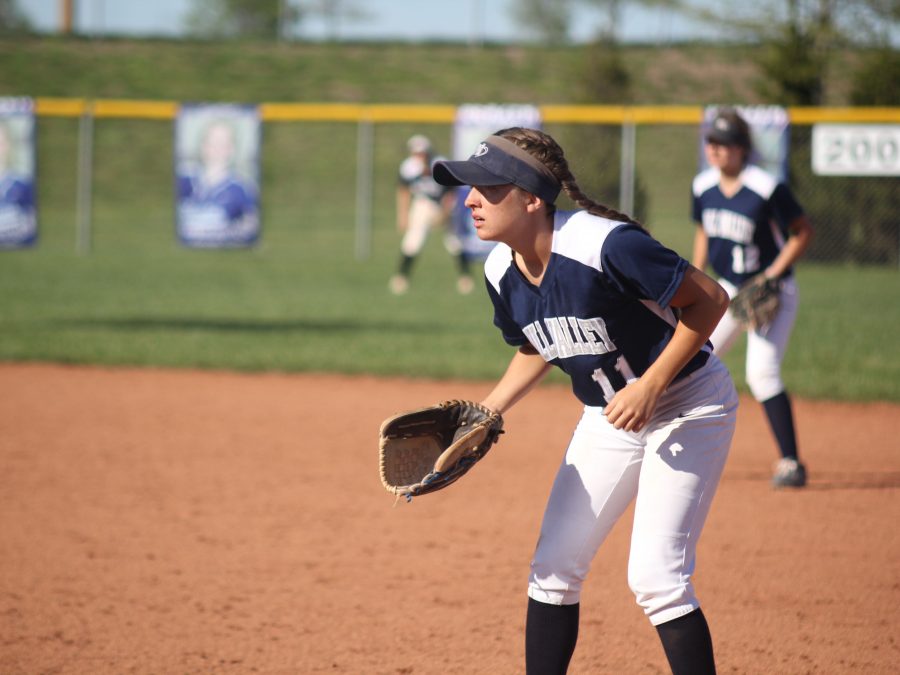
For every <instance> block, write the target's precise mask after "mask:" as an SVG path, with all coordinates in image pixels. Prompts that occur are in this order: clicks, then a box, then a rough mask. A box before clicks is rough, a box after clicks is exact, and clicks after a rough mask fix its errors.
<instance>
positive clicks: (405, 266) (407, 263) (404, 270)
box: [397, 254, 416, 278]
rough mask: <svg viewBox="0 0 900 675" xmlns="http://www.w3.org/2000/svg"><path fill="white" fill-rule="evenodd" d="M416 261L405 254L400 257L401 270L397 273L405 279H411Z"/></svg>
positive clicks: (413, 257)
mask: <svg viewBox="0 0 900 675" xmlns="http://www.w3.org/2000/svg"><path fill="white" fill-rule="evenodd" d="M415 261H416V258H415V256H411V255H406V254H403V255H401V256H400V268H399V269H398V271H397V273H398V274H400V275H401V276H404V277H407V278H408V277H409V274H410V272H412V266H413V263H414V262H415Z"/></svg>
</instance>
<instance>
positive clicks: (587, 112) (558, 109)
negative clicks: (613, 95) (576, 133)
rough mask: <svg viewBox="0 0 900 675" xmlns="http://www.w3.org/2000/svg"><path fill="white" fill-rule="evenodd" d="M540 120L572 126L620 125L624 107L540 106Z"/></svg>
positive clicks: (623, 115) (623, 117)
mask: <svg viewBox="0 0 900 675" xmlns="http://www.w3.org/2000/svg"><path fill="white" fill-rule="evenodd" d="M539 107H540V111H541V120H542V121H544V122H550V123H553V122H560V123H564V122H565V123H574V124H620V123H621V122H622V121H623V120H624V119H625V107H624V106H620V105H542V106H539Z"/></svg>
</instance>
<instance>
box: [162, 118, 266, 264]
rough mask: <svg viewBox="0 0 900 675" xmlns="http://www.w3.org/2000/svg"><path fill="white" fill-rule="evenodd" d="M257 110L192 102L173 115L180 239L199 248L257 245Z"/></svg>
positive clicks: (177, 223) (258, 228)
mask: <svg viewBox="0 0 900 675" xmlns="http://www.w3.org/2000/svg"><path fill="white" fill-rule="evenodd" d="M260 136H261V123H260V117H259V110H258V108H257V107H256V106H251V105H233V104H191V105H183V106H181V107H180V108H179V111H178V115H177V116H176V118H175V220H176V229H177V232H178V239H179V240H180V241H181V243H182V244H184V245H185V246H190V247H196V248H235V247H245V246H251V245H253V244H254V243H255V242H256V241H257V239H258V238H259V234H260V218H259V176H260V170H259V155H260Z"/></svg>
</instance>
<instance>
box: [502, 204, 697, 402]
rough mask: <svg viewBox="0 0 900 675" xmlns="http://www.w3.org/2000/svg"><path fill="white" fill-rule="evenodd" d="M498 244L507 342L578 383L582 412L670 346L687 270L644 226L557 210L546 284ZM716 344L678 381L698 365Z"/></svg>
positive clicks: (640, 372) (574, 384)
mask: <svg viewBox="0 0 900 675" xmlns="http://www.w3.org/2000/svg"><path fill="white" fill-rule="evenodd" d="M512 255H513V254H512V250H511V249H510V247H509V246H507V245H506V244H497V246H495V247H494V249H493V250H492V251H491V253H490V255H489V256H488V259H487V261H486V262H485V276H486V277H487V281H488V284H487V287H488V294H489V295H490V297H491V300H492V301H493V303H494V323H495V324H496V325H497V327H498V328H499V329H500V330H501V331H502V333H503V338H504V339H505V340H506V342H507V343H509V344H511V345H514V346H521V345H524V344H526V343H530V344H531V345H532V346H533V347H534V348H535V349H536V350H537V351H538V352H539V353H540V354H541V356H542V357H543V358H544V360H545V361H547V362H548V363H552V364H553V365H556V366H558V367H559V368H561V369H562V370H563V371H564V372H565V373H567V374H568V375H569V377H571V378H572V389H573V391H574V393H575V395H576V396H577V397H578V399H579V400H580V401H582V402H583V403H584V404H585V405H591V406H605V405H606V403H607V402H608V401H609V400H610V399H611V398H612V397H613V395H614V394H615V392H616V391H618V390H619V389H622V388H623V387H624V386H625V384H626V383H627V382H630V381H632V380H634V379H636V378H638V377H640V376H641V375H643V373H644V372H645V371H646V370H647V368H648V367H649V366H650V365H651V364H652V363H653V362H654V361H655V360H656V358H657V357H658V356H659V354H660V352H662V350H663V349H664V348H665V347H666V345H667V344H668V343H669V340H670V339H671V337H672V334H673V333H674V331H675V325H676V323H677V319H676V316H675V313H674V311H673V310H672V309H671V308H670V307H669V306H668V303H669V301H670V300H671V299H672V296H673V295H674V294H675V291H677V290H678V287H679V286H680V285H681V280H682V279H683V278H684V273H685V270H686V269H687V267H688V263H687V261H686V260H684V259H683V258H681V257H679V256H678V255H677V254H676V253H675V252H673V251H671V250H669V249H667V248H665V247H664V246H663V245H662V244H660V243H659V242H658V241H656V240H655V239H653V238H652V237H651V236H650V235H649V234H647V233H646V232H645V231H644V230H642V229H641V228H640V227H637V226H635V225H630V224H623V223H617V222H614V221H611V220H606V219H605V218H599V217H597V216H592V215H591V214H589V213H587V212H586V211H577V212H575V213H571V212H570V213H562V212H557V214H556V217H555V219H554V232H553V248H552V252H551V255H550V262H549V263H548V265H547V269H546V270H545V272H544V277H543V279H542V281H541V284H540V286H535V285H534V284H532V283H531V282H529V281H528V280H527V279H526V278H525V276H524V275H523V274H522V272H521V271H520V270H519V269H518V267H517V266H516V265H515V263H514V262H513V257H512ZM709 353H710V345H709V344H707V345H705V346H704V348H703V349H702V350H701V351H700V352H698V353H697V354H696V355H695V356H694V357H693V358H692V359H691V360H690V362H688V364H687V365H686V366H685V367H684V368H683V369H682V371H681V372H680V373H679V374H678V376H677V377H676V379H680V378H682V377H684V376H685V375H687V374H689V373H692V372H693V371H695V370H697V369H698V368H700V367H701V366H702V365H703V364H704V363H706V360H707V359H708V358H709Z"/></svg>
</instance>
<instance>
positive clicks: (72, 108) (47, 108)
mask: <svg viewBox="0 0 900 675" xmlns="http://www.w3.org/2000/svg"><path fill="white" fill-rule="evenodd" d="M87 109H88V103H87V101H85V100H84V99H83V98H36V99H34V111H35V113H36V114H37V115H40V116H42V117H81V116H82V115H83V114H84V113H85V112H86V111H87Z"/></svg>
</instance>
